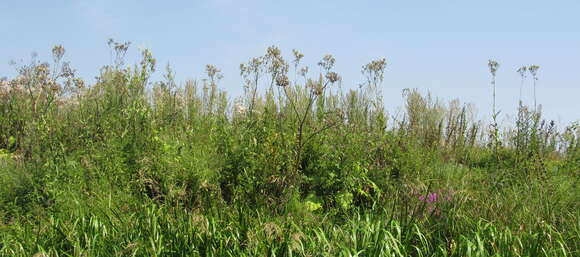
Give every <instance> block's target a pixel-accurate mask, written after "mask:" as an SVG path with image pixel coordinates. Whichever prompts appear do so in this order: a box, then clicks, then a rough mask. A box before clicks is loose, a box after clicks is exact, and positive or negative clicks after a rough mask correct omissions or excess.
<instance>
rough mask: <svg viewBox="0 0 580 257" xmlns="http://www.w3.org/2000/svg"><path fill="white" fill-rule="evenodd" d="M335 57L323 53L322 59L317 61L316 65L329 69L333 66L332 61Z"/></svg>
mask: <svg viewBox="0 0 580 257" xmlns="http://www.w3.org/2000/svg"><path fill="white" fill-rule="evenodd" d="M335 61H336V59H334V57H333V56H332V55H330V54H327V55H325V56H324V57H322V60H321V61H320V62H318V65H319V66H320V67H322V68H323V69H324V70H326V71H330V70H331V69H332V68H333V67H334V62H335Z"/></svg>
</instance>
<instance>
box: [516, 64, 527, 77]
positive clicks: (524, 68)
mask: <svg viewBox="0 0 580 257" xmlns="http://www.w3.org/2000/svg"><path fill="white" fill-rule="evenodd" d="M516 71H517V72H518V73H519V74H520V76H522V78H525V77H526V72H527V71H528V67H527V66H522V67H519V68H518V69H517V70H516Z"/></svg>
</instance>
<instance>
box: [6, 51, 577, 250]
mask: <svg viewBox="0 0 580 257" xmlns="http://www.w3.org/2000/svg"><path fill="white" fill-rule="evenodd" d="M109 45H110V47H111V49H112V53H113V54H114V61H113V63H111V64H110V65H107V66H104V67H103V68H102V70H101V72H100V75H99V76H98V77H97V80H96V82H95V83H94V84H93V85H90V86H89V85H87V83H85V82H84V81H83V80H82V79H80V78H77V77H76V75H75V71H74V70H73V69H72V68H71V66H70V65H69V64H68V62H65V61H64V53H65V51H64V48H63V47H61V46H57V47H55V48H54V49H53V56H54V60H53V62H52V64H50V65H49V64H47V63H41V62H39V61H37V60H33V61H32V62H31V63H30V64H28V65H21V66H20V67H18V74H19V75H18V76H17V77H15V78H11V79H3V80H2V81H1V82H0V83H1V85H0V255H1V256H33V255H34V256H580V247H579V245H578V242H580V222H579V219H578V216H579V211H580V208H579V206H578V203H580V199H579V196H580V194H578V192H579V191H578V188H577V187H578V180H579V175H580V173H579V171H580V144H579V141H578V140H579V139H580V128H579V124H578V123H577V122H576V123H574V124H572V125H570V126H568V127H565V128H558V127H557V126H556V124H555V123H554V122H550V121H545V120H543V119H542V118H541V106H540V105H536V103H535V99H534V106H533V110H530V108H529V107H528V106H526V105H525V104H524V103H522V102H521V101H520V105H519V106H520V107H519V111H518V116H517V122H516V125H515V127H513V128H511V127H503V128H500V127H499V126H498V123H497V117H498V115H499V111H497V110H496V107H495V86H496V84H495V78H496V71H497V69H498V67H499V64H498V63H497V62H495V61H490V62H489V68H490V71H491V73H492V87H493V96H494V99H493V102H494V108H493V109H494V110H493V114H492V117H493V121H492V124H489V126H488V125H486V124H487V123H486V122H483V121H479V120H477V119H476V117H475V115H474V114H473V108H472V107H471V105H468V104H462V103H461V102H460V101H459V100H453V101H450V102H448V103H445V102H444V101H441V100H440V99H436V98H433V97H432V96H431V95H430V94H426V95H425V94H421V93H420V92H418V91H417V90H411V89H409V90H405V91H404V94H403V95H404V100H405V106H404V108H405V112H404V115H402V116H400V117H393V116H389V115H388V113H387V111H386V110H385V108H384V107H383V99H382V92H381V87H382V82H383V77H384V76H385V75H386V71H387V67H388V66H387V65H388V64H387V61H386V60H385V59H378V60H375V61H371V62H370V63H369V64H367V65H364V66H363V67H362V75H363V77H364V80H363V83H362V84H361V85H360V87H357V89H355V90H343V89H341V77H340V76H339V74H337V73H336V72H334V70H333V68H334V64H335V59H334V58H333V57H332V56H331V55H327V56H324V57H323V59H322V60H321V61H320V62H319V63H318V65H319V66H320V69H316V70H320V72H319V73H312V71H310V70H309V69H308V67H306V66H303V64H302V59H303V57H304V55H303V54H301V53H300V52H298V51H296V50H294V51H293V58H292V60H289V61H288V60H286V59H285V58H284V56H283V55H282V53H281V51H280V49H278V48H276V47H270V48H268V49H267V51H266V53H265V54H264V55H263V56H260V57H256V58H252V59H251V60H249V61H248V62H247V63H244V64H242V65H240V70H241V77H242V79H243V87H244V94H243V95H242V96H240V97H238V98H235V99H230V98H228V96H227V95H226V92H224V91H222V90H220V89H219V87H218V85H219V83H220V79H221V78H222V74H221V71H220V70H219V69H218V68H217V67H215V66H213V65H208V66H207V67H206V73H207V78H206V79H204V80H201V81H187V82H185V83H183V84H180V83H177V82H176V81H175V79H174V75H173V72H172V70H171V68H170V67H169V66H167V69H166V71H165V76H164V79H163V80H162V81H158V82H153V81H151V79H150V76H151V74H152V73H153V72H155V69H156V63H155V59H154V58H153V57H152V55H151V53H150V52H149V51H147V50H144V51H143V52H142V60H141V62H140V63H138V64H136V65H133V66H126V65H125V63H124V56H125V54H126V52H127V51H128V49H129V43H117V42H114V41H112V40H111V41H109ZM538 69H539V66H536V65H534V66H532V67H529V68H520V69H518V72H519V73H520V75H521V77H522V86H524V84H525V78H526V74H527V71H530V72H532V73H531V75H532V78H533V88H534V89H535V87H536V81H537V80H538V75H539V74H538ZM312 70H314V69H312ZM498 75H499V74H498ZM514 75H515V73H514ZM498 86H504V85H501V84H500V85H498ZM500 129H501V130H500Z"/></svg>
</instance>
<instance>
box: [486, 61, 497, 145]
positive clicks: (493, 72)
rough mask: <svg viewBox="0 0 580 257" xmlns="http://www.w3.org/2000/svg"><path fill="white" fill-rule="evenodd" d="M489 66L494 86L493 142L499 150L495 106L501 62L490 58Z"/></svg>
mask: <svg viewBox="0 0 580 257" xmlns="http://www.w3.org/2000/svg"><path fill="white" fill-rule="evenodd" d="M487 66H488V67H489V72H490V73H491V87H492V88H493V110H492V111H493V113H492V118H493V124H492V126H493V144H494V151H495V150H497V144H498V141H499V138H498V137H499V135H498V134H499V133H498V127H497V116H498V112H497V111H496V107H495V78H496V72H497V69H498V68H499V63H498V62H497V61H494V60H489V61H488V63H487Z"/></svg>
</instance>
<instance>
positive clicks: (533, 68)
mask: <svg viewBox="0 0 580 257" xmlns="http://www.w3.org/2000/svg"><path fill="white" fill-rule="evenodd" d="M539 69H540V66H538V65H531V66H530V67H529V68H528V70H529V71H530V73H531V74H532V78H533V81H534V112H537V111H538V105H537V103H536V81H538V70H539Z"/></svg>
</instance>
